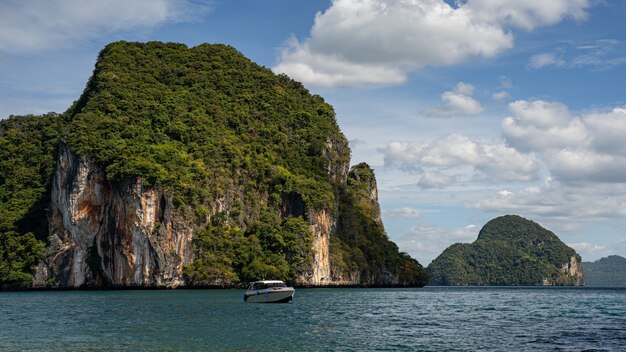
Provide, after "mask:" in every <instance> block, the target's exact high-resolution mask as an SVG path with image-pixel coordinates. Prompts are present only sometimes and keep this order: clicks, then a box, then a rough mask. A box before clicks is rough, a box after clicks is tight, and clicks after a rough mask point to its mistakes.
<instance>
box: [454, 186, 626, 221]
mask: <svg viewBox="0 0 626 352" xmlns="http://www.w3.org/2000/svg"><path fill="white" fill-rule="evenodd" d="M465 206H466V207H468V208H474V209H480V210H484V211H488V212H495V213H515V214H524V216H528V217H531V218H542V219H551V220H552V221H556V222H558V223H560V226H563V224H569V225H571V226H579V225H580V224H582V223H585V222H589V221H602V220H607V219H614V218H623V217H626V185H625V184H611V185H606V184H597V183H591V184H587V185H585V186H584V187H580V186H579V185H578V186H577V185H572V184H567V183H562V182H559V181H557V180H555V179H552V178H550V177H548V178H547V179H546V180H545V181H544V182H543V183H541V184H539V185H531V186H528V187H524V188H522V189H519V190H516V191H515V192H514V193H512V194H498V193H495V194H493V195H491V196H485V197H483V198H481V199H478V200H476V201H473V202H468V203H467V204H465Z"/></svg>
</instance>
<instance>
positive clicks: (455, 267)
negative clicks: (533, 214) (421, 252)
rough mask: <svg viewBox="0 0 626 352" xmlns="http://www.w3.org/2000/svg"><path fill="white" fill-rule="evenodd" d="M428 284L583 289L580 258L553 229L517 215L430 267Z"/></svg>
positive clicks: (485, 229) (500, 221)
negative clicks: (580, 287) (576, 287)
mask: <svg viewBox="0 0 626 352" xmlns="http://www.w3.org/2000/svg"><path fill="white" fill-rule="evenodd" d="M428 272H429V274H430V275H431V280H430V282H429V285H452V286H465V285H497V286H536V285H550V286H554V285H558V286H570V285H574V286H580V285H583V281H584V277H583V271H582V266H581V259H580V256H579V255H578V254H577V253H576V251H574V250H573V249H572V248H570V247H568V246H567V245H565V244H564V243H563V242H561V240H559V238H558V237H557V236H556V235H555V234H554V233H552V232H551V231H548V230H546V229H545V228H543V227H541V226H540V225H539V224H537V223H535V222H533V221H530V220H527V219H524V218H522V217H520V216H517V215H506V216H501V217H498V218H496V219H493V220H491V221H489V222H488V223H487V224H485V226H484V227H483V228H482V229H481V230H480V233H479V235H478V239H477V240H476V241H474V242H473V243H456V244H453V245H451V246H450V247H448V248H447V249H446V250H445V251H443V253H442V254H441V255H439V256H438V257H437V258H436V259H435V260H433V261H432V263H431V264H430V265H429V266H428Z"/></svg>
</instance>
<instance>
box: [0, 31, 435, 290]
mask: <svg viewBox="0 0 626 352" xmlns="http://www.w3.org/2000/svg"><path fill="white" fill-rule="evenodd" d="M349 162H350V148H349V147H348V142H347V140H346V138H345V136H344V135H343V133H342V132H341V131H340V129H339V127H338V126H337V122H336V120H335V113H334V111H333V108H332V107H331V106H330V105H328V104H327V103H326V102H325V101H324V99H322V98H321V97H319V96H317V95H312V94H310V93H309V92H308V91H307V90H306V89H305V88H304V87H303V86H302V84H300V83H298V82H296V81H293V80H291V79H290V78H289V77H287V76H285V75H275V74H274V73H272V72H271V71H270V70H269V69H267V68H264V67H261V66H259V65H257V64H255V63H253V62H252V61H250V60H249V59H247V58H245V57H244V56H243V55H242V54H241V53H239V52H238V51H237V50H235V49H234V48H232V47H229V46H226V45H210V44H202V45H199V46H196V47H194V48H188V47H187V46H185V45H183V44H175V43H161V42H149V43H129V42H117V43H112V44H109V45H107V46H106V47H105V48H104V49H103V50H102V51H101V52H100V55H99V57H98V60H97V62H96V65H95V70H94V72H93V75H92V76H91V78H90V79H89V82H88V83H87V86H86V88H85V90H84V92H83V94H82V95H81V96H80V97H79V99H78V100H77V101H75V102H74V104H73V105H72V106H71V107H69V109H68V110H67V111H66V112H64V113H61V114H57V113H49V114H45V115H41V116H35V115H29V116H11V117H9V118H8V119H6V120H2V121H0V288H3V289H29V288H127V287H181V286H184V287H238V286H241V285H242V284H243V283H245V282H248V281H253V280H258V279H280V280H285V281H288V282H290V283H293V284H296V285H302V286H412V287H421V286H424V285H425V284H426V282H427V280H428V275H427V273H426V271H425V270H424V268H423V267H422V266H421V265H420V264H419V263H418V262H417V261H416V260H414V259H412V258H411V257H410V256H409V255H407V254H406V253H402V252H400V251H399V250H398V247H397V246H396V245H395V244H394V243H393V242H391V241H390V240H389V239H388V238H387V235H386V233H385V230H384V227H383V223H382V220H381V217H380V209H379V205H378V192H377V187H376V179H375V176H374V172H373V170H372V169H371V168H370V167H369V166H368V165H367V164H364V163H361V164H358V165H355V166H352V167H350V165H349Z"/></svg>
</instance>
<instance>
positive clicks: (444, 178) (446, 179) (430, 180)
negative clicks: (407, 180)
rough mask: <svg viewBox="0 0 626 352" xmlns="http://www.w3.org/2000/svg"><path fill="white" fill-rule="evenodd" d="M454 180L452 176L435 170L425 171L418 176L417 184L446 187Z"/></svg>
mask: <svg viewBox="0 0 626 352" xmlns="http://www.w3.org/2000/svg"><path fill="white" fill-rule="evenodd" d="M453 181H454V177H452V176H448V175H444V174H442V173H439V172H435V171H426V172H424V174H422V176H421V177H420V179H419V181H418V182H417V185H418V186H420V187H421V188H446V187H447V186H449V185H450V184H451V183H452V182H453Z"/></svg>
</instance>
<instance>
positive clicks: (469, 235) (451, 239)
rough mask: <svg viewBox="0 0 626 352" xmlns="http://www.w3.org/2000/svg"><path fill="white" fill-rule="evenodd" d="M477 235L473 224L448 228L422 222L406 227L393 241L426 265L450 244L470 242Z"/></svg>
mask: <svg viewBox="0 0 626 352" xmlns="http://www.w3.org/2000/svg"><path fill="white" fill-rule="evenodd" d="M477 235H478V231H477V230H476V226H475V225H473V224H472V225H467V226H465V227H461V228H455V229H450V230H448V229H442V228H438V227H435V226H433V225H432V224H429V223H423V224H420V225H418V226H414V227H411V228H409V229H407V230H406V232H405V233H404V235H402V236H401V237H400V238H399V239H397V240H396V241H395V242H396V243H397V244H398V246H400V248H402V249H403V250H405V251H406V252H407V253H409V254H410V255H411V256H412V257H414V258H417V259H418V260H419V262H420V263H421V264H422V265H424V266H426V265H428V263H430V261H432V260H433V259H435V257H437V256H438V255H439V254H440V253H441V252H443V250H444V249H446V248H447V247H448V246H450V245H451V244H453V243H458V242H472V241H474V240H475V239H476V237H477Z"/></svg>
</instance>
